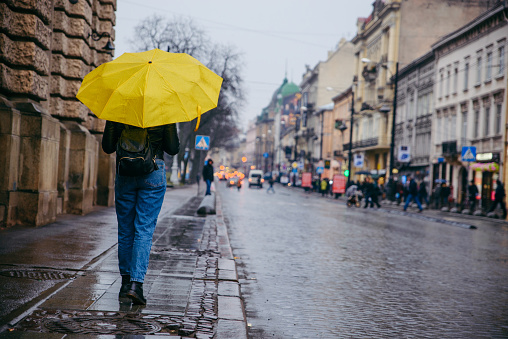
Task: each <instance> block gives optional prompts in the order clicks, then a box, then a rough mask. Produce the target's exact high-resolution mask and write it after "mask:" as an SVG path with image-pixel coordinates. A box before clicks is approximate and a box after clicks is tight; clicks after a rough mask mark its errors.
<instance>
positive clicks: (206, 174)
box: [203, 159, 213, 195]
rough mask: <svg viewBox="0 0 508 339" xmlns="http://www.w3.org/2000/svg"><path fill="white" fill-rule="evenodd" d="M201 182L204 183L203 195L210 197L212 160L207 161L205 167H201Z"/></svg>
mask: <svg viewBox="0 0 508 339" xmlns="http://www.w3.org/2000/svg"><path fill="white" fill-rule="evenodd" d="M203 180H204V181H205V182H206V193H205V195H211V193H210V187H211V186H212V182H213V160H212V159H208V161H207V162H206V165H205V166H203Z"/></svg>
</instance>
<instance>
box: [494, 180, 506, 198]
mask: <svg viewBox="0 0 508 339" xmlns="http://www.w3.org/2000/svg"><path fill="white" fill-rule="evenodd" d="M504 196H505V191H504V186H503V184H501V183H499V182H498V183H497V187H496V193H495V196H494V198H495V199H496V201H503V198H504Z"/></svg>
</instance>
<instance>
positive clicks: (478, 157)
mask: <svg viewBox="0 0 508 339" xmlns="http://www.w3.org/2000/svg"><path fill="white" fill-rule="evenodd" d="M492 158H493V154H492V153H478V154H477V155H476V161H490V160H492Z"/></svg>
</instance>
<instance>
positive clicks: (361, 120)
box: [352, 0, 494, 175]
mask: <svg viewBox="0 0 508 339" xmlns="http://www.w3.org/2000/svg"><path fill="white" fill-rule="evenodd" d="M492 3H494V1H481V0H478V1H468V2H467V3H464V1H453V0H449V1H442V0H431V1H419V0H412V1H400V0H376V1H375V2H374V3H373V10H372V13H371V15H370V16H369V17H367V18H360V19H359V20H358V23H357V26H358V31H357V35H356V36H355V38H353V40H352V42H353V43H354V45H355V57H356V59H355V73H356V84H355V87H354V91H355V94H356V97H357V100H355V111H356V113H357V114H356V117H355V126H356V125H357V126H358V129H357V131H358V134H355V135H354V136H355V138H354V139H353V147H354V151H355V154H358V155H360V156H361V157H363V159H364V162H363V168H362V169H363V170H366V171H368V172H372V173H376V174H378V175H379V174H381V175H382V173H386V172H387V170H388V169H389V167H395V166H394V164H392V165H390V164H389V158H388V155H394V152H391V148H392V147H393V148H394V145H393V144H392V142H391V135H392V125H393V120H392V119H393V98H394V89H395V86H394V83H393V81H392V79H393V77H394V76H395V75H396V73H397V69H398V68H397V65H399V64H400V66H401V67H405V66H407V65H408V64H409V63H411V62H412V61H413V60H415V59H416V58H418V57H420V56H422V55H424V54H425V53H427V52H428V51H429V49H430V46H431V44H432V43H434V42H435V41H436V40H437V39H438V38H439V37H441V36H443V35H445V34H447V33H448V32H450V31H452V30H454V29H456V28H457V27H460V26H461V25H463V24H465V23H467V22H469V21H470V20H471V19H472V18H474V17H476V16H477V15H479V14H480V13H482V12H483V11H485V10H486V9H488V7H489V6H490V5H491V4H492ZM415 22H417V23H418V24H417V25H415Z"/></svg>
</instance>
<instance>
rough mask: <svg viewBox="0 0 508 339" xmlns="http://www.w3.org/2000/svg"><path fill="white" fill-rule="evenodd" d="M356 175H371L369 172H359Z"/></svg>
mask: <svg viewBox="0 0 508 339" xmlns="http://www.w3.org/2000/svg"><path fill="white" fill-rule="evenodd" d="M355 174H365V175H371V173H370V172H369V171H358V172H355Z"/></svg>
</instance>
